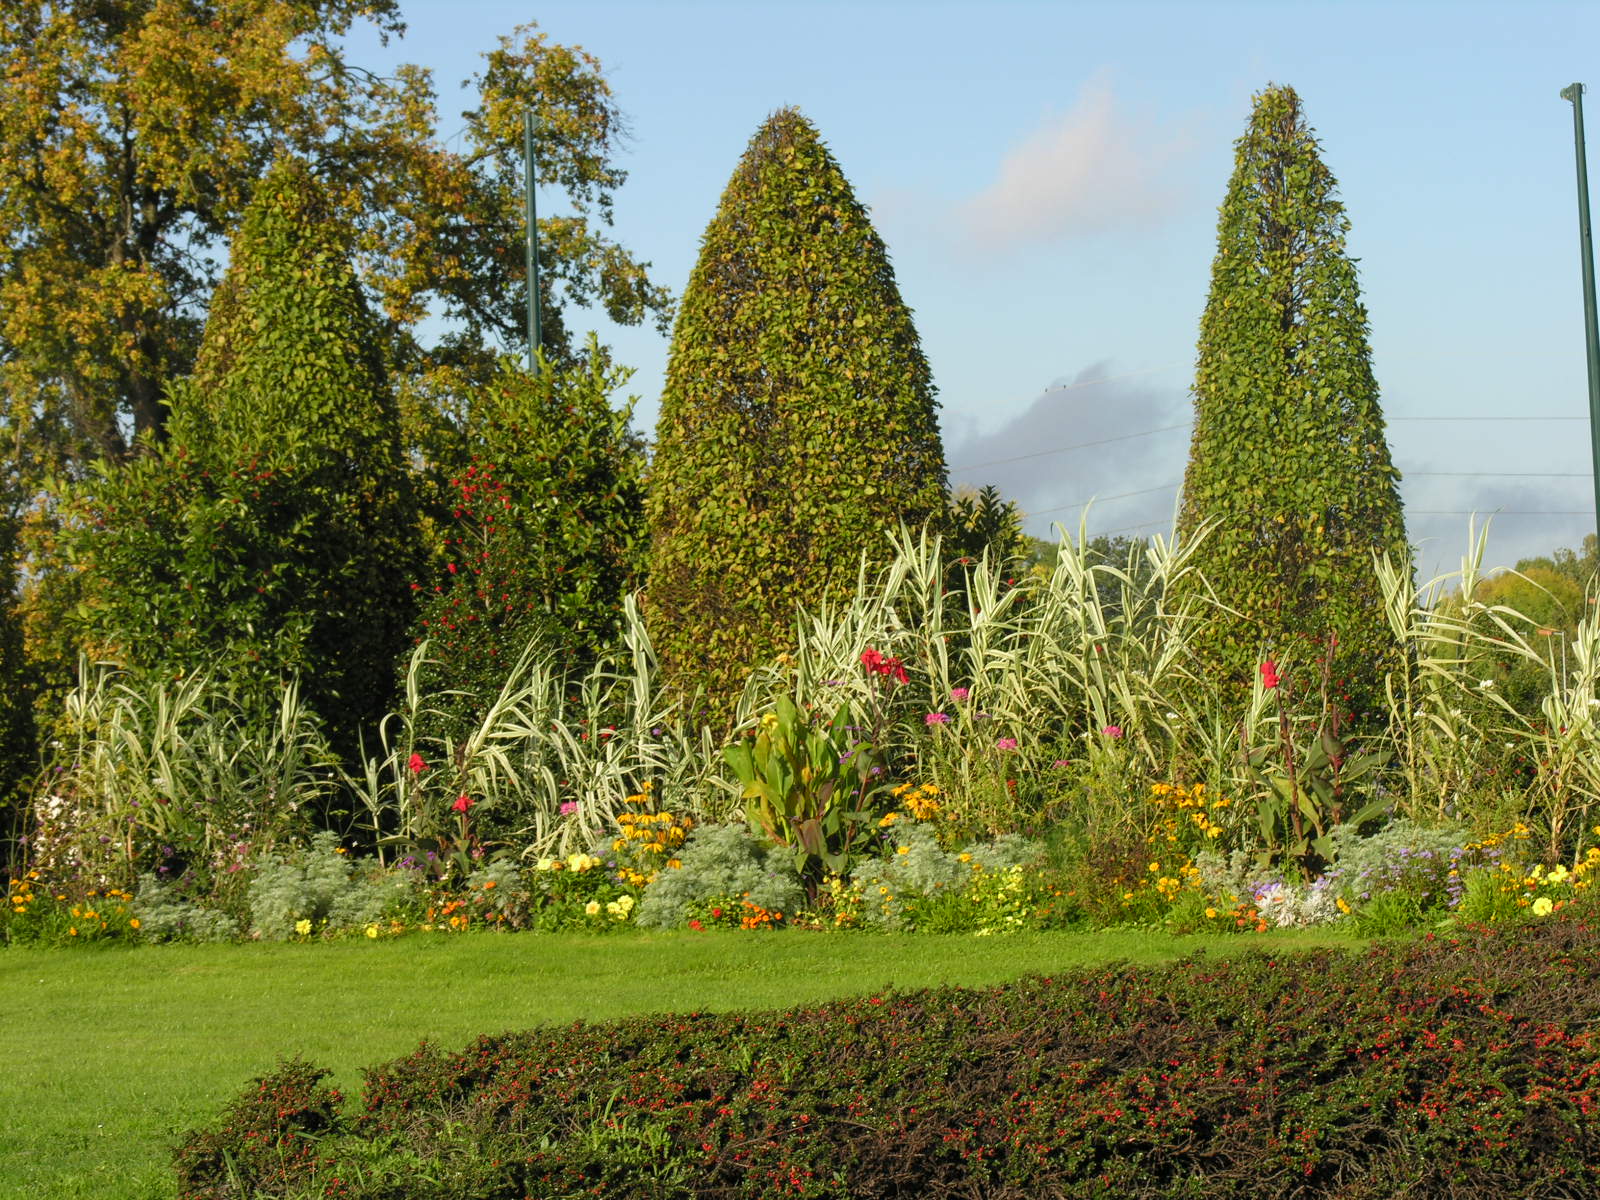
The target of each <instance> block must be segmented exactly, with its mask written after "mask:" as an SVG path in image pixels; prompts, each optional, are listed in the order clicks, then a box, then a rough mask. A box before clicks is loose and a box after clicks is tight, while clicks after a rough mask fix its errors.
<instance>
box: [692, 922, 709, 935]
mask: <svg viewBox="0 0 1600 1200" xmlns="http://www.w3.org/2000/svg"><path fill="white" fill-rule="evenodd" d="M689 928H690V929H693V930H694V931H695V932H696V933H698V932H700V931H701V930H703V929H704V928H705V926H704V925H702V924H700V922H699V921H690V922H689Z"/></svg>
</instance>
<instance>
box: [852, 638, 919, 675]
mask: <svg viewBox="0 0 1600 1200" xmlns="http://www.w3.org/2000/svg"><path fill="white" fill-rule="evenodd" d="M861 665H862V666H863V667H865V668H866V669H867V671H868V672H869V673H871V674H873V675H882V676H884V677H886V678H892V679H893V680H894V681H895V682H896V683H910V682H911V678H910V676H908V675H907V674H906V668H905V665H904V664H903V663H902V662H901V661H900V660H899V659H898V658H887V657H885V656H884V655H883V654H881V653H879V652H878V651H877V650H874V649H873V648H872V647H871V646H868V647H867V648H866V649H865V650H863V651H862V652H861Z"/></svg>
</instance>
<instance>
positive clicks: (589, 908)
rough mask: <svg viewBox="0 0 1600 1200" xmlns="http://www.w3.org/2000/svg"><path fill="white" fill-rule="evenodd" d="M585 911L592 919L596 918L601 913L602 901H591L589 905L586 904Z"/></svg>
mask: <svg viewBox="0 0 1600 1200" xmlns="http://www.w3.org/2000/svg"><path fill="white" fill-rule="evenodd" d="M583 911H584V912H586V913H588V914H589V915H590V916H591V917H592V916H595V915H596V914H598V913H599V911H600V901H598V900H591V901H589V903H587V904H585V905H584V906H583Z"/></svg>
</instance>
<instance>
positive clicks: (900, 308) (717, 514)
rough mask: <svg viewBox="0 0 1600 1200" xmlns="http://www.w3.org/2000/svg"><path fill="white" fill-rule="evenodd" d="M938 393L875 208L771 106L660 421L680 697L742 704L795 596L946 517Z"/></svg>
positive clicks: (658, 591) (653, 570) (652, 584)
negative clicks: (898, 534)
mask: <svg viewBox="0 0 1600 1200" xmlns="http://www.w3.org/2000/svg"><path fill="white" fill-rule="evenodd" d="M933 392H934V389H933V384H932V382H931V380H930V377H929V372H928V364H927V361H926V359H925V358H924V357H923V354H922V349H921V346H920V344H919V342H918V340H917V333H916V329H915V327H914V326H913V324H912V321H911V311H910V309H908V308H907V307H906V305H905V302H904V301H903V300H902V299H901V298H900V291H899V288H898V287H897V286H896V284H895V278H894V271H893V269H892V268H891V267H890V265H889V257H888V253H887V251H886V250H885V248H884V245H883V242H882V240H881V239H880V238H879V237H878V235H877V233H876V232H875V231H874V230H873V228H872V224H871V222H870V221H869V220H868V218H867V214H866V210H865V209H863V208H862V206H861V204H860V203H859V202H858V201H857V200H856V198H855V195H854V194H853V192H852V191H851V188H850V184H849V182H848V181H847V180H846V179H845V177H844V174H843V173H842V172H841V171H840V169H839V165H838V163H836V162H835V161H834V159H833V156H832V155H831V154H829V153H828V151H827V148H826V147H825V146H824V145H823V144H822V141H821V140H820V139H819V138H818V136H817V132H816V130H815V129H814V128H813V127H812V125H811V124H810V123H809V122H808V121H807V120H806V119H805V118H804V117H802V116H801V115H800V113H799V112H798V111H796V110H795V109H792V108H787V109H783V110H780V111H779V112H776V113H774V114H773V115H772V116H771V117H770V118H768V120H767V121H766V123H765V124H764V125H762V127H761V128H760V130H758V131H757V133H756V135H755V137H754V138H753V139H752V140H751V142H750V146H749V148H748V149H747V150H746V151H745V154H744V157H743V158H742V159H741V160H740V161H739V165H738V167H737V169H735V171H734V173H733V178H732V179H730V180H729V182H728V186H727V189H726V190H725V191H724V192H723V194H722V201H721V204H720V205H719V206H718V208H717V213H716V215H715V216H714V217H713V218H712V220H711V223H710V225H709V226H707V228H706V232H705V236H704V238H703V239H702V241H701V248H700V258H699V261H698V262H697V263H696V264H695V269H694V273H693V275H692V276H691V277H690V280H689V286H688V288H687V290H686V291H685V292H684V296H683V302H682V307H681V309H680V312H679V315H678V322H677V327H676V329H675V331H674V334H673V343H672V354H671V359H670V361H669V363H668V367H667V381H666V389H665V391H664V393H663V395H662V399H661V413H660V419H659V422H658V424H657V427H656V435H657V441H656V450H655V458H654V462H653V466H652V471H651V478H650V490H649V495H648V498H647V502H646V512H647V515H648V519H649V523H650V532H651V558H650V573H649V587H648V593H647V597H646V601H647V602H646V614H647V618H648V620H649V625H650V629H651V633H652V637H653V638H654V640H655V643H656V646H657V649H658V651H659V653H660V656H661V664H662V669H663V671H664V672H665V674H666V677H667V679H668V680H669V681H671V682H673V683H675V685H676V687H677V688H678V689H679V690H680V691H681V692H683V693H685V694H690V693H693V692H694V691H695V690H696V689H698V688H699V687H701V686H703V687H705V689H706V692H707V696H708V699H709V701H710V707H711V711H712V712H713V713H716V714H719V715H725V714H726V712H727V709H728V707H729V705H730V703H731V701H732V699H733V697H734V696H736V694H737V692H738V689H739V686H740V684H741V681H742V680H743V678H744V676H745V675H746V674H747V672H748V671H749V669H750V668H751V667H752V666H754V665H755V664H757V663H759V662H760V661H762V660H763V659H766V658H769V657H770V656H771V655H772V654H773V653H774V652H775V651H777V650H779V649H780V648H781V647H782V646H783V645H784V644H785V643H786V642H787V641H788V639H789V637H790V634H791V630H792V627H793V624H792V623H793V618H794V610H795V606H796V605H798V604H807V605H814V604H817V603H818V602H820V601H823V600H825V599H833V600H838V599H842V598H844V597H845V596H847V595H848V594H849V591H850V589H851V588H852V586H853V585H854V584H855V582H856V579H857V571H858V567H859V563H860V557H861V553H862V551H867V552H869V553H871V554H874V555H877V554H879V553H882V552H884V551H885V550H886V539H885V537H884V530H885V529H886V528H887V527H893V526H895V525H896V524H897V523H899V522H901V521H905V522H907V523H908V524H910V525H912V526H920V525H922V524H923V523H925V522H927V521H929V520H930V519H932V520H937V519H939V517H940V515H941V513H942V511H943V508H944V497H945V466H944V452H943V448H942V446H941V444H940V441H939V431H938V424H937V419H936V415H935V409H936V404H935V401H934V398H933Z"/></svg>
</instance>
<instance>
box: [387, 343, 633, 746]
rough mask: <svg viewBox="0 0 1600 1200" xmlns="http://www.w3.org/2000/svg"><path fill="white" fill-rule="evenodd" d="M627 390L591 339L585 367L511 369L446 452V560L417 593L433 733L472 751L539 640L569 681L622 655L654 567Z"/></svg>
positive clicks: (482, 398)
mask: <svg viewBox="0 0 1600 1200" xmlns="http://www.w3.org/2000/svg"><path fill="white" fill-rule="evenodd" d="M626 379H627V374H626V372H623V371H619V370H617V369H615V368H613V367H612V366H611V365H610V362H609V360H608V359H607V358H606V357H605V355H604V352H603V351H602V350H601V349H600V348H599V347H598V346H597V345H595V344H594V343H593V342H591V344H590V346H589V352H588V357H587V359H586V360H585V361H584V362H583V363H581V364H579V365H577V366H573V367H561V368H556V367H552V366H550V365H549V364H545V366H544V368H543V369H542V370H541V371H540V372H539V373H537V374H530V373H528V372H525V371H521V370H518V369H516V368H515V367H512V366H510V365H506V366H505V367H504V368H503V369H502V370H501V372H500V374H499V375H497V376H496V377H494V378H493V379H492V380H490V381H489V383H488V384H487V385H486V386H485V387H483V388H481V389H479V390H478V391H476V392H475V393H474V394H473V396H472V398H471V402H470V404H469V405H468V408H467V412H466V414H465V417H464V419H463V421H462V424H461V427H460V428H459V429H457V430H455V431H454V434H453V438H452V440H451V442H450V444H449V446H448V447H447V451H448V453H449V454H450V455H451V456H452V457H453V458H454V459H456V462H455V463H454V464H453V469H452V470H451V471H449V473H448V490H447V491H445V492H444V494H443V500H444V502H445V504H447V505H448V507H447V508H446V509H445V510H444V511H442V512H441V513H440V514H439V518H438V524H439V527H440V531H441V532H442V534H443V555H442V559H441V561H440V562H439V563H438V564H437V567H436V569H435V570H434V572H433V575H432V577H431V578H429V579H427V580H426V581H425V582H424V583H421V584H414V585H413V587H414V588H415V589H416V590H417V591H418V592H419V593H420V599H421V604H420V611H419V617H418V624H417V627H416V628H415V630H414V631H413V634H414V640H415V641H421V640H422V639H424V638H426V639H427V640H428V643H429V652H428V661H427V663H425V664H424V666H423V668H422V673H421V676H420V677H419V684H420V686H421V688H422V690H423V692H424V693H425V694H427V695H428V696H429V707H430V709H432V710H433V712H432V713H430V715H429V718H428V720H429V721H430V722H434V723H436V725H437V726H438V727H435V724H428V725H426V727H425V728H424V730H423V733H424V734H425V735H430V736H431V735H435V734H448V735H450V736H451V737H453V738H455V739H456V740H458V741H459V740H460V738H461V736H462V733H463V731H464V729H465V728H466V727H467V726H469V725H472V724H475V723H476V722H477V720H478V719H479V718H480V717H481V715H482V712H483V711H484V710H485V709H486V708H487V707H488V706H489V704H490V703H492V702H493V700H494V698H495V697H496V696H497V695H498V694H499V692H500V688H501V687H502V685H503V684H504V683H505V681H506V677H507V675H508V674H509V673H510V670H511V667H512V665H513V664H514V663H515V662H516V661H517V658H518V656H519V655H521V654H522V652H523V650H524V648H525V647H526V646H527V645H528V643H529V642H530V641H537V642H539V643H540V644H541V646H542V647H543V650H542V653H545V654H547V655H548V656H549V657H550V658H551V660H552V661H553V663H554V664H555V665H556V666H557V667H558V668H560V669H562V670H564V671H567V672H569V673H581V672H583V671H585V670H587V669H588V668H589V667H590V666H592V665H593V663H594V661H595V659H596V658H597V657H599V656H600V655H601V654H602V653H604V652H605V651H607V650H609V649H610V648H612V647H613V646H614V645H615V643H616V641H617V639H618V636H619V634H620V632H621V625H622V613H623V604H624V597H626V595H627V594H628V592H629V591H631V590H632V589H633V588H635V587H637V586H638V585H639V583H640V582H641V581H642V577H643V569H644V499H643V483H642V477H643V471H644V455H643V452H642V450H641V448H640V446H639V445H638V444H637V443H636V441H635V439H634V438H633V437H632V435H631V434H630V432H629V428H628V420H629V410H628V409H621V410H618V409H613V408H612V407H611V403H610V396H611V393H612V392H613V391H615V390H616V389H617V388H618V387H620V386H621V385H622V384H623V383H624V382H625V381H626ZM440 465H443V464H440ZM405 665H406V664H405V663H404V662H402V663H401V667H402V669H404V667H405ZM452 693H454V694H452Z"/></svg>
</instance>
